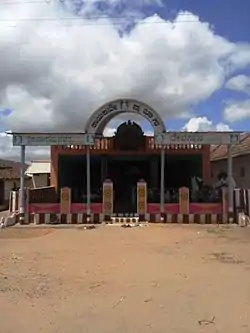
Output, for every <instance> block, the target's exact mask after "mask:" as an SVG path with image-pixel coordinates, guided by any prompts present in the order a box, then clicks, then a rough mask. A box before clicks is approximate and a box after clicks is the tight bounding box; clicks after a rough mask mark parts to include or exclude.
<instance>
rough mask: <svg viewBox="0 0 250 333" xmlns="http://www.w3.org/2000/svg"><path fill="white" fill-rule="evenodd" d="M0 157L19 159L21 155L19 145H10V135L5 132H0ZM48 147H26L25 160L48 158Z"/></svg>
mask: <svg viewBox="0 0 250 333" xmlns="http://www.w3.org/2000/svg"><path fill="white" fill-rule="evenodd" d="M0 152H1V156H0V158H4V159H7V160H19V159H20V156H21V150H20V147H13V146H12V136H11V135H7V134H6V133H3V132H2V133H0ZM49 152H50V148H49V147H27V148H26V152H25V155H26V161H31V160H33V159H34V160H36V159H47V158H49Z"/></svg>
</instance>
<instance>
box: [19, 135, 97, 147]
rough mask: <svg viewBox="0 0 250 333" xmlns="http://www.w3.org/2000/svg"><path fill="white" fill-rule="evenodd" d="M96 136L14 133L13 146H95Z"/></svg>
mask: <svg viewBox="0 0 250 333" xmlns="http://www.w3.org/2000/svg"><path fill="white" fill-rule="evenodd" d="M94 144H95V136H94V135H93V134H86V133H13V146H68V145H84V146H93V145H94Z"/></svg>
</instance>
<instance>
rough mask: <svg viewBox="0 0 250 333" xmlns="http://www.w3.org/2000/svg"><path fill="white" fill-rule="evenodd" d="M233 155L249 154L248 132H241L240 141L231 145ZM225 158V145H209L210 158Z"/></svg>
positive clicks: (215, 159) (212, 159) (249, 140)
mask: <svg viewBox="0 0 250 333" xmlns="http://www.w3.org/2000/svg"><path fill="white" fill-rule="evenodd" d="M232 154H233V157H237V156H242V155H247V154H250V134H248V133H246V134H242V135H241V140H240V143H238V144H237V145H233V149H232ZM226 158H227V146H226V145H222V146H220V145H219V146H211V150H210V160H211V161H218V160H223V159H226Z"/></svg>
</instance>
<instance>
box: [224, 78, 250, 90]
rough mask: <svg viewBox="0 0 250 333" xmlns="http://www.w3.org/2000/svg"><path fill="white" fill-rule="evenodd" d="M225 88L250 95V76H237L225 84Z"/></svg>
mask: <svg viewBox="0 0 250 333" xmlns="http://www.w3.org/2000/svg"><path fill="white" fill-rule="evenodd" d="M226 88H228V89H231V90H235V91H239V92H244V93H246V94H248V95H250V76H246V75H237V76H235V77H232V78H231V79H230V80H228V81H227V83H226Z"/></svg>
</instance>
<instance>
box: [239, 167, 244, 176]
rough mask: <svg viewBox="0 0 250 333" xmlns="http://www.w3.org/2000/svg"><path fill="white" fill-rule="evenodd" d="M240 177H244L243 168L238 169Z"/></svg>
mask: <svg viewBox="0 0 250 333" xmlns="http://www.w3.org/2000/svg"><path fill="white" fill-rule="evenodd" d="M240 177H242V178H243V177H245V168H244V167H241V168H240Z"/></svg>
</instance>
